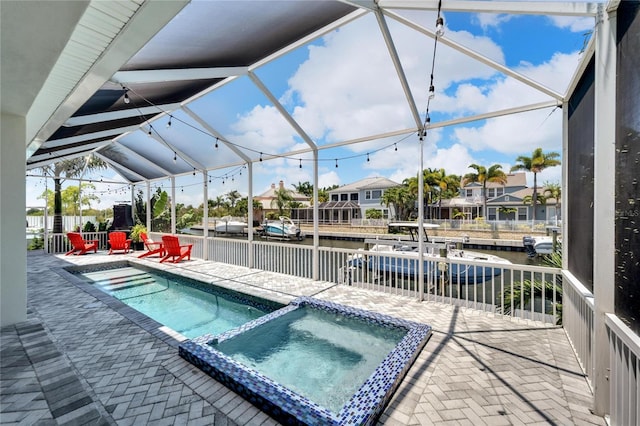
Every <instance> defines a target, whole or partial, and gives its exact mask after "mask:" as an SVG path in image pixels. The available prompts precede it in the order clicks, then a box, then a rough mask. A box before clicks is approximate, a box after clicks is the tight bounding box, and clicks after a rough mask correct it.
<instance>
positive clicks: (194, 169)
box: [193, 167, 196, 176]
mask: <svg viewBox="0 0 640 426" xmlns="http://www.w3.org/2000/svg"><path fill="white" fill-rule="evenodd" d="M193 175H194V176H195V175H196V168H195V167H194V168H193Z"/></svg>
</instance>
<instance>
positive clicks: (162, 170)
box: [113, 142, 171, 176]
mask: <svg viewBox="0 0 640 426" xmlns="http://www.w3.org/2000/svg"><path fill="white" fill-rule="evenodd" d="M113 144H114V145H118V147H119V149H121V150H123V151H126V153H125V154H126V157H127V158H131V157H133V158H135V159H136V160H137V161H140V162H142V163H144V164H146V165H147V166H149V167H151V168H154V169H156V170H158V171H159V172H160V173H163V174H165V175H167V176H168V175H170V174H171V172H170V171H169V170H167V169H165V168H162V167H160V166H159V165H158V164H156V163H154V162H153V161H151V160H149V159H148V158H147V157H145V156H142V155H140V154H138V153H137V152H135V151H134V150H132V149H131V148H128V147H126V146H125V145H123V144H122V143H120V142H114V143H113Z"/></svg>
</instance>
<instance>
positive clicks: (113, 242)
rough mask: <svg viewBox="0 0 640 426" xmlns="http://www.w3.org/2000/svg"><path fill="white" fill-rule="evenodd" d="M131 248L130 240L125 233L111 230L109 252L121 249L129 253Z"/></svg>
mask: <svg viewBox="0 0 640 426" xmlns="http://www.w3.org/2000/svg"><path fill="white" fill-rule="evenodd" d="M130 249H131V240H130V239H127V234H126V233H125V232H122V231H113V232H110V233H109V254H112V253H113V252H114V250H122V251H124V252H125V253H129V250H130Z"/></svg>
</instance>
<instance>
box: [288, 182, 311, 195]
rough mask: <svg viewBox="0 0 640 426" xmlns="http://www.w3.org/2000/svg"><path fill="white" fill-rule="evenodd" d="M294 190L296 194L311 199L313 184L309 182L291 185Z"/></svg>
mask: <svg viewBox="0 0 640 426" xmlns="http://www.w3.org/2000/svg"><path fill="white" fill-rule="evenodd" d="M292 186H293V187H294V188H295V190H296V192H298V193H300V194H302V195H304V196H306V197H313V184H312V183H311V182H309V181H306V182H298V184H297V185H296V184H292Z"/></svg>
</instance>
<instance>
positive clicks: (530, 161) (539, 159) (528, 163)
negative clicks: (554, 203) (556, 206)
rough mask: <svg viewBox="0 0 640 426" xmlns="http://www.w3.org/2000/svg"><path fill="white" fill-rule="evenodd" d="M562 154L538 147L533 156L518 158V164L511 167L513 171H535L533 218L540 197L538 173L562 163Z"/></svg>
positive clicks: (534, 217)
mask: <svg viewBox="0 0 640 426" xmlns="http://www.w3.org/2000/svg"><path fill="white" fill-rule="evenodd" d="M558 157H560V154H558V153H557V152H547V153H545V152H543V151H542V148H536V149H534V150H533V153H532V154H531V157H527V156H524V155H521V156H519V157H518V158H516V165H515V166H513V167H511V171H512V172H514V171H518V170H524V171H527V172H531V173H533V206H534V208H533V220H534V221H535V220H536V208H535V206H536V204H538V202H537V198H538V173H540V172H542V171H543V170H544V169H546V168H549V167H554V166H558V165H560V160H558Z"/></svg>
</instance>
